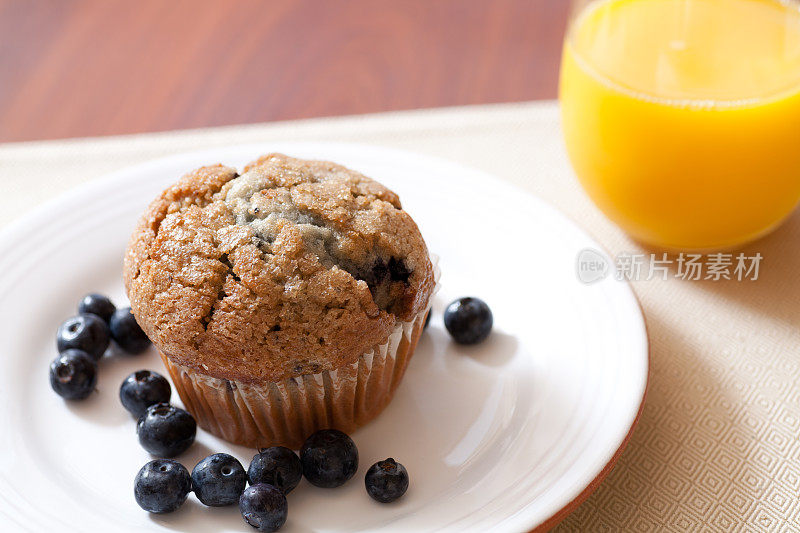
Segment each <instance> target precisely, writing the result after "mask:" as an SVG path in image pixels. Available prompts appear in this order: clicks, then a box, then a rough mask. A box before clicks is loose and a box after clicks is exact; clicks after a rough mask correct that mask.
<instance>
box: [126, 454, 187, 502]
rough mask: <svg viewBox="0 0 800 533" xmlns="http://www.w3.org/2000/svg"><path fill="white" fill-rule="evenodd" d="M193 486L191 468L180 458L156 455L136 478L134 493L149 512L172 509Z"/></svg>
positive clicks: (184, 498) (182, 500) (184, 499)
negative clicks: (183, 463) (172, 458)
mask: <svg viewBox="0 0 800 533" xmlns="http://www.w3.org/2000/svg"><path fill="white" fill-rule="evenodd" d="M191 490H192V478H191V477H189V471H188V470H186V467H185V466H183V465H182V464H180V463H179V462H178V461H172V460H171V459H156V460H154V461H150V462H149V463H147V464H146V465H144V466H143V467H142V468H141V470H139V473H138V474H136V479H135V480H134V482H133V496H134V497H135V498H136V503H138V504H139V507H141V508H142V509H144V510H145V511H147V512H148V513H171V512H172V511H175V510H177V509H178V507H180V506H181V505H182V504H183V502H185V501H186V496H188V495H189V492H191Z"/></svg>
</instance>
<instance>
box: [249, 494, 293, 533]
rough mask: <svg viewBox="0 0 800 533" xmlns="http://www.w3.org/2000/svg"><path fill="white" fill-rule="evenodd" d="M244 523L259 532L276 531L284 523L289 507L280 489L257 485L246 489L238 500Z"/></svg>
mask: <svg viewBox="0 0 800 533" xmlns="http://www.w3.org/2000/svg"><path fill="white" fill-rule="evenodd" d="M239 511H241V513H242V518H244V521H245V522H247V523H248V524H250V525H251V526H253V527H254V528H256V529H257V530H259V531H278V530H279V529H280V528H281V526H282V525H283V524H284V523H285V522H286V515H287V514H288V512H289V506H288V505H287V503H286V496H284V495H283V492H281V491H280V489H277V488H275V487H273V486H272V485H267V484H266V483H258V484H257V485H253V486H252V487H247V488H246V489H244V492H242V496H241V497H240V498H239Z"/></svg>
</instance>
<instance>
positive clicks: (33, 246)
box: [0, 143, 648, 532]
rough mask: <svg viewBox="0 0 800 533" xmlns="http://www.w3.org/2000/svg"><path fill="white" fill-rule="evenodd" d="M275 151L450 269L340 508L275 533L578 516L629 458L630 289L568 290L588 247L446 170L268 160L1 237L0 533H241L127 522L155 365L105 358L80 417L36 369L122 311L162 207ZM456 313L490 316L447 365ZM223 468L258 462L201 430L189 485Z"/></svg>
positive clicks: (227, 153) (634, 306) (184, 514)
mask: <svg viewBox="0 0 800 533" xmlns="http://www.w3.org/2000/svg"><path fill="white" fill-rule="evenodd" d="M269 151H282V152H285V153H288V154H290V155H295V156H299V157H305V158H322V159H331V160H334V161H337V162H341V163H343V164H345V165H347V166H350V167H352V168H354V169H357V170H359V171H362V172H364V173H365V174H367V175H369V176H372V177H374V178H377V179H378V180H380V181H382V182H383V183H385V184H386V185H388V186H389V187H391V188H392V189H394V190H395V191H396V192H397V193H398V194H399V195H400V197H401V198H402V200H403V205H404V207H405V208H406V209H407V210H408V211H409V212H410V213H411V215H412V216H413V217H414V219H415V220H416V221H417V223H418V225H419V226H420V228H421V230H422V233H423V235H424V236H425V238H426V240H427V242H428V245H429V247H430V249H431V250H432V251H433V252H435V253H436V254H438V255H439V256H440V257H441V261H440V266H441V269H442V288H441V290H440V292H439V293H438V294H437V296H436V298H435V301H434V312H435V315H434V318H433V321H432V323H431V327H430V328H429V329H428V331H427V333H426V334H425V335H424V336H423V338H422V340H421V342H420V344H419V347H418V348H417V351H416V354H415V356H414V359H413V361H412V363H411V365H410V367H409V370H408V373H407V375H406V377H405V379H404V381H403V383H402V385H401V387H400V388H399V390H398V392H397V395H396V397H395V399H394V401H393V402H392V404H391V405H390V406H389V407H388V408H387V410H386V411H385V412H384V413H383V414H382V415H381V416H380V417H379V418H378V419H377V420H376V421H375V422H373V423H371V424H369V425H368V426H366V427H364V428H362V429H360V430H358V431H357V432H355V434H353V438H354V440H355V442H356V444H357V445H358V447H359V455H360V465H359V470H358V473H357V474H356V476H355V478H353V480H351V481H350V482H349V483H347V484H346V485H345V486H344V487H342V488H339V489H335V490H331V489H320V488H316V487H313V486H312V485H310V484H309V483H307V482H305V481H303V482H302V483H301V485H300V486H299V487H298V488H297V489H296V490H295V491H294V492H292V493H291V494H290V496H289V519H288V521H287V523H286V525H285V526H284V531H286V532H293V531H298V532H299V531H303V532H305V531H326V532H334V531H365V530H370V531H375V530H381V531H421V530H436V531H444V530H446V531H467V530H470V531H487V530H489V529H492V530H497V531H523V530H528V529H531V528H534V527H537V526H540V525H542V524H547V523H552V522H553V519H554V517H555V518H558V517H560V516H562V515H563V513H564V512H565V511H566V510H568V509H570V508H572V507H573V506H574V505H576V504H577V502H579V501H580V500H581V499H582V498H583V497H585V496H586V495H587V494H588V492H590V489H591V488H593V487H594V486H595V485H596V484H597V482H598V481H599V480H600V479H601V478H602V477H603V475H604V474H605V473H606V472H607V471H608V470H609V468H610V465H611V464H613V462H614V461H615V459H616V456H617V455H618V453H619V451H621V448H622V447H623V446H624V444H625V442H626V440H627V437H628V436H629V433H630V431H631V429H632V427H633V425H634V424H635V421H636V419H637V416H638V413H639V410H640V407H641V403H642V399H643V396H644V392H645V388H646V384H647V376H648V347H647V335H646V332H645V325H644V321H643V319H642V315H641V312H640V308H639V306H638V303H637V301H636V298H635V297H634V295H633V292H632V291H631V289H630V288H629V287H628V285H626V284H624V283H622V282H617V281H614V280H613V279H610V278H609V279H605V280H603V281H600V282H597V283H594V284H591V285H586V284H583V283H581V282H580V281H579V280H578V279H577V277H576V274H575V261H576V256H577V255H578V253H579V251H581V250H583V249H585V248H593V249H599V246H598V245H597V244H596V243H595V242H594V241H593V240H592V239H590V238H589V237H588V236H587V235H586V234H585V233H584V232H583V231H581V230H580V229H579V228H577V227H576V226H575V225H574V224H573V223H572V222H570V221H569V220H567V219H566V218H565V217H564V216H562V215H561V214H559V213H558V212H556V211H555V210H554V209H552V208H551V207H549V206H547V205H545V204H543V203H542V202H541V201H539V200H537V199H536V198H533V197H531V196H530V195H528V194H526V193H524V192H522V191H520V190H518V189H515V188H513V187H511V186H509V185H507V184H505V183H503V182H501V181H499V180H497V179H494V178H492V177H491V176H487V175H485V174H483V173H481V172H477V171H475V170H471V169H468V168H464V167H461V166H458V165H456V164H453V163H450V162H447V161H443V160H439V159H434V158H430V157H425V156H420V155H417V154H412V153H407V152H400V151H395V150H388V149H384V148H377V147H372V146H356V145H344V144H311V143H292V144H268V145H259V146H252V145H251V146H238V147H229V148H221V149H216V150H207V151H204V152H202V153H192V154H181V155H177V156H174V157H169V158H166V159H160V160H158V161H153V162H151V163H147V164H144V165H140V166H137V167H134V168H130V169H127V170H124V171H122V172H118V173H116V174H114V175H113V176H109V177H108V178H107V179H103V180H99V181H96V182H93V183H90V184H89V185H87V186H84V187H82V188H80V189H76V190H75V191H74V192H72V193H71V194H68V195H66V196H64V197H62V198H59V199H57V200H56V201H53V202H50V203H49V204H47V205H46V206H44V207H42V208H40V209H38V210H37V211H35V212H34V213H32V214H31V215H29V216H27V217H26V218H24V219H22V220H20V221H18V222H17V223H15V224H14V225H13V226H11V227H9V228H8V229H7V230H6V231H4V232H3V233H2V234H1V235H0V313H2V315H0V316H2V320H0V338H2V339H3V344H4V346H5V350H4V351H3V354H2V357H1V358H0V445H1V447H0V524H3V527H2V528H0V529H3V530H6V531H9V530H14V531H16V530H20V531H23V530H25V531H27V530H30V531H56V530H58V531H103V532H108V531H118V530H123V531H134V530H135V531H141V530H161V531H163V530H177V531H250V528H249V526H247V525H246V524H245V523H244V522H243V521H242V519H241V517H240V516H239V512H238V509H237V508H236V507H235V506H234V507H231V508H223V509H219V508H217V509H212V508H205V507H204V506H202V505H201V504H200V503H199V502H198V501H197V500H196V499H195V498H194V496H190V497H189V499H188V500H187V503H186V504H185V505H184V506H183V508H181V509H180V510H179V511H178V512H176V513H174V514H171V515H161V516H155V515H154V516H150V515H148V514H147V513H146V512H144V511H142V510H141V509H139V507H138V506H137V505H136V502H135V501H134V499H133V478H134V476H135V474H136V472H137V471H138V469H139V468H140V467H141V466H142V465H143V464H144V463H146V462H147V461H149V460H150V459H151V458H150V456H149V455H148V454H147V453H146V452H145V451H144V450H143V449H142V448H140V446H139V444H138V442H137V439H136V435H135V424H134V421H133V420H132V418H131V417H130V416H129V415H128V413H127V412H126V411H124V410H123V409H122V407H121V405H120V404H119V401H118V399H117V393H118V387H119V384H120V383H121V381H122V379H123V378H124V377H125V376H126V375H127V374H129V373H130V372H132V371H135V370H138V369H140V368H151V369H157V370H161V363H160V361H159V360H158V357H157V355H156V353H155V350H153V349H151V350H150V351H149V352H148V353H146V354H144V355H142V356H138V357H126V356H123V355H119V354H116V355H111V356H109V357H106V358H105V359H104V360H103V361H102V364H101V367H100V375H99V381H98V393H97V394H95V395H93V396H92V397H90V398H89V399H88V400H86V401H83V402H64V401H62V400H61V399H60V398H59V397H58V396H56V394H55V393H53V392H52V391H51V390H50V387H49V383H48V379H47V370H48V364H49V362H50V360H51V359H52V358H53V357H54V356H55V354H56V351H55V344H54V337H55V331H56V328H57V327H58V325H59V323H60V322H61V321H62V320H64V319H65V318H67V317H68V316H70V315H72V314H74V312H75V305H76V303H77V301H78V300H79V298H80V297H81V296H82V295H83V294H85V293H87V292H89V291H97V292H104V293H108V294H109V295H111V296H112V297H113V298H115V300H116V302H117V303H118V304H122V305H125V304H126V300H125V297H124V294H123V290H122V283H121V275H120V272H121V268H122V255H123V250H124V249H125V245H126V243H127V240H128V236H129V234H130V232H131V230H132V228H133V225H134V222H135V220H136V218H137V217H138V215H139V213H140V212H141V211H142V210H143V209H144V207H145V206H146V205H147V203H148V202H149V201H150V200H151V199H152V198H153V197H155V195H156V194H157V193H158V192H159V191H161V190H162V189H163V188H164V187H165V186H167V185H168V184H170V183H171V182H173V181H174V180H175V179H176V178H177V177H178V176H179V175H181V174H182V173H184V172H186V171H188V170H190V169H192V168H195V167H197V166H200V165H202V164H208V163H214V162H223V163H226V164H231V165H236V166H239V167H241V166H242V165H243V164H244V163H246V162H247V161H249V160H252V159H254V158H255V157H256V156H258V155H261V154H263V153H266V152H269ZM465 295H474V296H479V297H481V298H483V299H484V300H485V301H487V302H488V303H489V305H490V306H491V308H492V310H493V312H494V318H495V329H494V331H493V333H492V335H491V336H490V338H489V339H488V340H487V341H485V342H484V343H483V344H481V345H479V346H475V347H460V346H457V345H456V344H454V343H453V342H451V341H450V339H449V337H448V334H447V332H446V331H445V329H444V327H443V325H442V318H441V317H442V311H443V309H444V307H445V306H446V304H447V302H449V301H451V300H452V299H455V298H457V297H460V296H465ZM175 402H176V403H178V404H179V403H180V402H179V401H178V399H177V398H175ZM218 451H225V452H229V453H232V454H233V455H235V456H236V457H238V458H239V460H241V461H242V463H243V464H244V465H245V467H246V466H247V464H248V463H249V460H250V459H251V457H252V455H253V453H254V451H253V450H249V449H246V448H243V447H238V446H233V445H230V444H228V443H226V442H224V441H221V440H219V439H217V438H215V437H213V436H211V435H210V434H208V433H206V432H204V431H202V430H200V431H198V438H197V441H196V443H195V444H194V445H193V446H192V448H190V450H189V451H188V452H186V453H184V454H183V455H182V456H180V457H179V458H178V459H179V460H180V461H182V462H183V464H184V465H186V467H187V468H189V469H190V470H191V468H192V467H193V466H194V464H195V463H196V462H197V461H198V460H199V459H201V458H202V457H204V456H205V455H207V454H209V453H212V452H218ZM386 457H394V458H395V459H397V460H398V461H400V462H402V463H403V464H405V465H406V467H407V468H408V471H409V473H410V476H411V487H410V489H409V491H408V493H407V494H406V495H405V496H404V497H403V498H402V499H401V500H399V501H398V502H396V503H394V504H389V505H381V504H378V503H376V502H373V501H372V500H371V499H370V498H369V497H368V496H367V494H366V492H365V490H364V482H363V479H364V472H365V471H366V469H367V468H368V467H369V466H370V465H371V464H372V463H373V462H375V461H377V460H380V459H385V458H386Z"/></svg>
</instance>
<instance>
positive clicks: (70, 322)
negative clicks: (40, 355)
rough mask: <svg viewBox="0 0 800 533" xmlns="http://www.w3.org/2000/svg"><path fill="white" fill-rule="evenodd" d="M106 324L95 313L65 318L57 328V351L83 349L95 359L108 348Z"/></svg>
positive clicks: (101, 355) (97, 359)
mask: <svg viewBox="0 0 800 533" xmlns="http://www.w3.org/2000/svg"><path fill="white" fill-rule="evenodd" d="M108 340H109V336H108V326H106V323H105V322H103V319H102V318H100V317H99V316H97V315H78V316H74V317H72V318H68V319H67V320H65V321H64V322H63V323H62V324H61V326H59V328H58V334H57V335H56V347H57V348H58V351H59V352H63V351H64V350H69V349H71V348H75V349H77V350H83V351H84V352H86V353H87V354H89V356H90V357H91V358H92V359H94V360H95V361H99V360H100V358H101V357H103V353H105V351H106V348H108Z"/></svg>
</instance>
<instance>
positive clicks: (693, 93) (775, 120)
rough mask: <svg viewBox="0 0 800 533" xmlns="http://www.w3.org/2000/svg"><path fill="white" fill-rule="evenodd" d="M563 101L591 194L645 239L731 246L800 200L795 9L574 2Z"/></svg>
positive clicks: (764, 3)
mask: <svg viewBox="0 0 800 533" xmlns="http://www.w3.org/2000/svg"><path fill="white" fill-rule="evenodd" d="M560 100H561V110H562V122H563V128H564V136H565V140H566V145H567V150H568V153H569V157H570V160H571V161H572V164H573V167H574V169H575V172H576V174H577V175H578V178H579V179H580V181H581V183H582V185H583V187H584V188H585V190H586V191H587V193H588V194H589V196H590V197H591V198H592V199H593V200H594V202H595V203H596V204H597V205H598V206H599V207H600V209H602V210H603V211H604V212H605V214H606V215H608V217H609V218H611V219H612V220H613V221H614V222H616V223H617V224H618V225H620V226H621V227H622V228H623V229H624V230H625V231H626V232H628V233H629V234H630V235H631V236H632V237H634V238H635V239H637V240H639V241H643V242H645V243H647V244H650V245H655V246H657V247H663V248H671V249H719V248H728V247H733V246H736V245H739V244H742V243H744V242H746V241H749V240H752V239H754V238H757V237H759V236H761V235H763V234H764V233H766V232H768V231H770V230H771V229H772V228H774V227H775V226H777V225H778V224H779V223H780V222H781V221H782V220H783V219H784V218H785V217H786V216H787V215H788V214H789V213H790V212H791V211H792V209H793V208H794V207H795V205H796V204H797V201H798V198H800V2H798V1H796V0H785V1H781V0H575V1H574V2H573V15H572V19H571V22H570V25H569V29H568V32H567V36H566V39H565V45H564V55H563V60H562V66H561V84H560Z"/></svg>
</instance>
